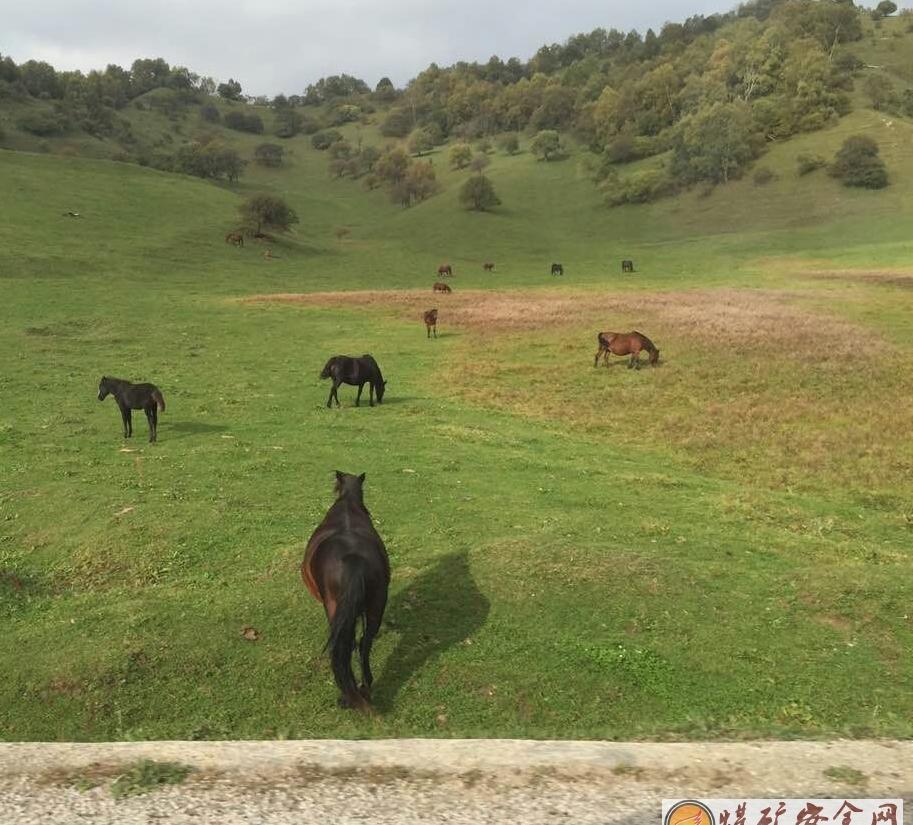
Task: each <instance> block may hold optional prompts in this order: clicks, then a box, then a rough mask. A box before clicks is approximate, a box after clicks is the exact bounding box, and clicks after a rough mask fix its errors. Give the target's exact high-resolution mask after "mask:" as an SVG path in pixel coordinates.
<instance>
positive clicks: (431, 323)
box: [422, 309, 437, 338]
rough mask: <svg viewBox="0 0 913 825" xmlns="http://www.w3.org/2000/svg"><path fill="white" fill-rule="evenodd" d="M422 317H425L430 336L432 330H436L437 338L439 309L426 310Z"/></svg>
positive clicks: (429, 335) (435, 335)
mask: <svg viewBox="0 0 913 825" xmlns="http://www.w3.org/2000/svg"><path fill="white" fill-rule="evenodd" d="M422 317H423V318H424V319H425V329H426V330H427V331H428V337H429V338H430V337H431V330H434V337H435V338H437V310H436V309H429V310H426V311H425V314H424V315H423V316H422Z"/></svg>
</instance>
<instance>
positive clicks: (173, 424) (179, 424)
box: [163, 421, 228, 438]
mask: <svg viewBox="0 0 913 825" xmlns="http://www.w3.org/2000/svg"><path fill="white" fill-rule="evenodd" d="M227 429H228V427H226V426H225V425H224V424H206V423H205V422H203V421H169V422H168V426H167V427H166V428H165V429H164V431H163V432H166V433H168V434H169V435H171V434H172V433H173V434H174V435H173V437H174V438H188V437H189V436H193V435H212V434H213V433H224V432H225V431H226V430H227Z"/></svg>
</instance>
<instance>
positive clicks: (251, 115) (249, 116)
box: [223, 111, 263, 135]
mask: <svg viewBox="0 0 913 825" xmlns="http://www.w3.org/2000/svg"><path fill="white" fill-rule="evenodd" d="M223 122H224V123H225V125H226V126H227V127H228V128H229V129H234V130H235V131H237V132H250V133H251V134H254V135H261V134H263V120H262V119H261V118H260V115H258V114H257V113H256V112H237V111H235V112H227V113H226V114H225V117H224V118H223Z"/></svg>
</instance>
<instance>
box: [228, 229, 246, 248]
mask: <svg viewBox="0 0 913 825" xmlns="http://www.w3.org/2000/svg"><path fill="white" fill-rule="evenodd" d="M225 243H230V244H234V245H235V246H244V236H243V235H242V234H241V233H240V232H229V233H228V234H227V235H226V236H225Z"/></svg>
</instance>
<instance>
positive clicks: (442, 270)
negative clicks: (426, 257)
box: [437, 264, 453, 278]
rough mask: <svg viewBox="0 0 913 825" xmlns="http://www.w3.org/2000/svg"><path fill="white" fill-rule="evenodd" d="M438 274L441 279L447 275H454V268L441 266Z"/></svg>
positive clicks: (446, 265)
mask: <svg viewBox="0 0 913 825" xmlns="http://www.w3.org/2000/svg"><path fill="white" fill-rule="evenodd" d="M437 274H438V276H439V277H441V278H443V277H445V276H447V275H453V267H452V266H451V265H450V264H441V265H440V266H439V267H438V268H437Z"/></svg>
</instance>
